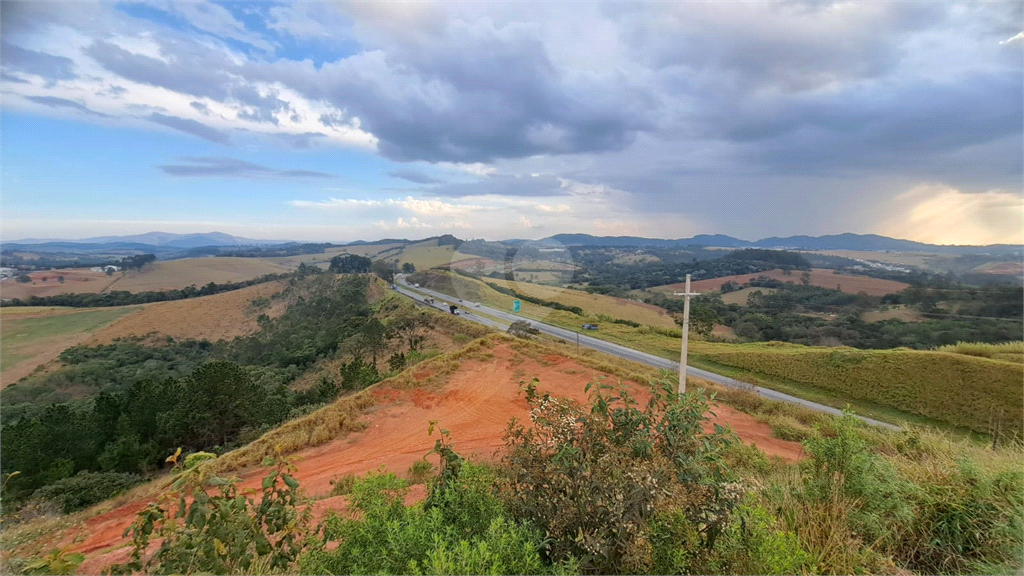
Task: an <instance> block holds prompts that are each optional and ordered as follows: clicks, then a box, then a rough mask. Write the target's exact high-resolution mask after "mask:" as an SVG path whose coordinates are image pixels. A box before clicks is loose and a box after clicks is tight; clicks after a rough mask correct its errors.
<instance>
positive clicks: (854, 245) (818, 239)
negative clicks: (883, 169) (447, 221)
mask: <svg viewBox="0 0 1024 576" xmlns="http://www.w3.org/2000/svg"><path fill="white" fill-rule="evenodd" d="M434 238H440V237H434ZM434 238H427V239H426V240H431V239H434ZM444 238H450V239H452V240H454V238H452V237H450V236H447V235H446V236H444ZM422 241H423V240H407V239H398V238H395V239H391V238H389V239H384V240H374V241H363V240H359V241H356V242H351V243H349V245H353V246H356V245H366V244H394V243H415V242H422ZM291 243H294V242H292V241H289V240H255V239H252V238H242V237H239V236H232V235H230V234H224V233H222V232H208V233H201V234H173V233H170V232H149V233H147V234H137V235H133V236H98V237H95V238H85V239H82V240H56V239H35V238H30V239H26V240H17V241H13V242H5V243H4V248H16V247H24V248H27V249H32V250H35V251H42V252H61V251H68V252H71V251H84V252H92V251H101V250H138V251H151V252H157V253H160V252H164V253H166V252H177V251H181V250H189V249H192V248H202V247H230V246H268V245H279V244H291ZM503 243H505V244H508V245H522V244H527V243H528V244H533V245H558V244H560V245H563V246H609V247H624V248H627V247H629V248H677V247H683V246H717V247H723V248H776V249H790V250H861V251H871V252H880V251H892V252H929V253H935V254H992V255H996V254H1020V253H1022V252H1024V247H1022V246H1021V245H1016V244H991V245H988V246H951V245H936V244H926V243H923V242H914V241H912V240H900V239H896V238H888V237H886V236H879V235H877V234H849V233H847V234H831V235H826V236H786V237H777V236H773V237H771V238H763V239H761V240H756V241H749V240H743V239H740V238H734V237H732V236H726V235H724V234H699V235H697V236H693V237H691V238H678V239H675V240H669V239H663V238H643V237H640V236H592V235H590V234H556V235H554V236H549V237H547V238H544V239H541V240H505V241H503Z"/></svg>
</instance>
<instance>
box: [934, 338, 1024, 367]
mask: <svg viewBox="0 0 1024 576" xmlns="http://www.w3.org/2000/svg"><path fill="white" fill-rule="evenodd" d="M935 351H936V352H948V353H951V354H964V355H967V356H977V357H978V358H992V359H994V360H1006V361H1010V362H1020V361H1021V357H1022V356H1024V342H1022V341H1019V340H1018V341H1017V342H1003V343H1002V344H986V343H985V342H957V343H956V344H949V345H946V346H940V347H938V348H936V349H935Z"/></svg>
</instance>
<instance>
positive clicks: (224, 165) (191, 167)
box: [157, 156, 338, 180]
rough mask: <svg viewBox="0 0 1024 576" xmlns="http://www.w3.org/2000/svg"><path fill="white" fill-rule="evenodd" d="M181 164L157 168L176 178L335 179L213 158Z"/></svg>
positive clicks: (324, 175)
mask: <svg viewBox="0 0 1024 576" xmlns="http://www.w3.org/2000/svg"><path fill="white" fill-rule="evenodd" d="M178 160H179V161H181V162H184V163H183V164H166V165H163V166H157V168H159V169H160V170H161V171H163V172H164V174H167V175H170V176H177V177H191V178H195V177H221V178H248V179H254V180H264V179H272V178H300V179H301V178H318V179H319V178H337V177H338V176H337V175H335V174H328V173H326V172H316V171H313V170H278V169H275V168H269V167H267V166H262V165H260V164H254V163H252V162H246V161H244V160H237V159H235V158H223V157H215V156H203V157H184V158H179V159H178Z"/></svg>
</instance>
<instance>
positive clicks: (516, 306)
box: [512, 300, 523, 312]
mask: <svg viewBox="0 0 1024 576" xmlns="http://www.w3.org/2000/svg"><path fill="white" fill-rule="evenodd" d="M522 306H523V303H522V302H520V301H519V300H513V301H512V311H513V312H519V309H520V308H522Z"/></svg>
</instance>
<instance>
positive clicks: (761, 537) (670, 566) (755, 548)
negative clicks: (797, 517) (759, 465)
mask: <svg viewBox="0 0 1024 576" xmlns="http://www.w3.org/2000/svg"><path fill="white" fill-rule="evenodd" d="M733 516H734V518H733V521H732V522H730V523H729V525H728V526H727V527H726V529H725V530H723V532H722V535H721V536H720V537H719V540H718V545H717V547H716V548H715V549H708V548H707V547H705V546H702V545H701V542H700V538H699V536H698V529H697V527H696V526H695V525H694V524H693V523H692V522H691V521H690V520H689V519H688V518H687V517H686V514H684V513H683V512H682V511H681V510H678V509H676V510H667V511H663V512H659V513H658V514H657V515H656V516H655V518H654V520H653V521H652V523H651V536H650V541H651V546H652V558H653V562H652V569H651V573H653V574H801V573H807V572H808V571H809V568H810V567H811V565H812V563H813V557H812V556H811V554H810V553H808V552H807V551H806V550H804V549H803V548H802V547H801V545H800V539H799V538H798V537H797V536H796V534H794V533H793V532H790V531H786V530H783V529H781V528H780V527H779V526H778V525H777V520H776V518H775V517H774V516H772V515H771V514H770V513H769V512H768V511H767V510H765V509H764V508H763V507H760V506H757V505H755V504H753V502H752V499H751V498H748V499H747V502H745V503H744V504H743V505H741V506H738V507H737V508H736V509H735V510H734V511H733Z"/></svg>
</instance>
